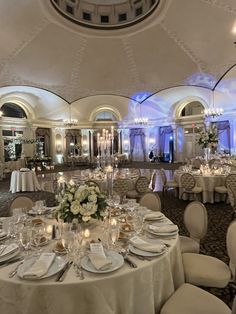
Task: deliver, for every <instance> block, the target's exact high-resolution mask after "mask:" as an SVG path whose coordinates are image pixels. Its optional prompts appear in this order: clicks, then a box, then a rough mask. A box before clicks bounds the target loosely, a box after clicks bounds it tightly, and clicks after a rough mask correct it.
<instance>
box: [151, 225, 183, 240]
mask: <svg viewBox="0 0 236 314" xmlns="http://www.w3.org/2000/svg"><path fill="white" fill-rule="evenodd" d="M146 231H147V232H149V233H150V234H153V235H155V236H158V237H170V236H173V237H175V236H176V235H177V234H178V230H176V231H173V232H155V231H152V230H150V229H149V228H148V226H147V227H146Z"/></svg>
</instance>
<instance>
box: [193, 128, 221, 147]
mask: <svg viewBox="0 0 236 314" xmlns="http://www.w3.org/2000/svg"><path fill="white" fill-rule="evenodd" d="M199 135H200V136H199V138H198V139H197V143H198V144H199V145H200V146H201V147H202V148H216V147H217V145H218V133H217V127H216V126H215V125H213V126H212V127H210V128H209V129H207V128H203V129H201V130H200V132H199Z"/></svg>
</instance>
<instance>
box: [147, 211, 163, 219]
mask: <svg viewBox="0 0 236 314" xmlns="http://www.w3.org/2000/svg"><path fill="white" fill-rule="evenodd" d="M163 217H164V214H163V213H161V212H154V213H149V214H146V215H145V216H144V219H145V220H158V219H161V218H163Z"/></svg>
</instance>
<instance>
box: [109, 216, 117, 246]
mask: <svg viewBox="0 0 236 314" xmlns="http://www.w3.org/2000/svg"><path fill="white" fill-rule="evenodd" d="M119 235H120V225H119V223H118V221H117V220H115V219H112V220H111V223H110V225H109V241H110V243H111V245H112V247H113V249H115V248H116V243H117V241H118V239H119Z"/></svg>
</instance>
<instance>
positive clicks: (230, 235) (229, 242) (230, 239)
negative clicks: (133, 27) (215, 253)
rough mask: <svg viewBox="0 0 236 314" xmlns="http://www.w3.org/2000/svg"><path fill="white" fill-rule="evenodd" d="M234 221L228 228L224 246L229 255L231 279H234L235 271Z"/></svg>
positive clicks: (235, 242) (235, 243)
mask: <svg viewBox="0 0 236 314" xmlns="http://www.w3.org/2000/svg"><path fill="white" fill-rule="evenodd" d="M235 239H236V220H234V221H233V222H231V224H230V225H229V227H228V230H227V234H226V246H227V252H228V255H229V267H230V269H231V273H232V275H233V279H235V271H236V241H235Z"/></svg>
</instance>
